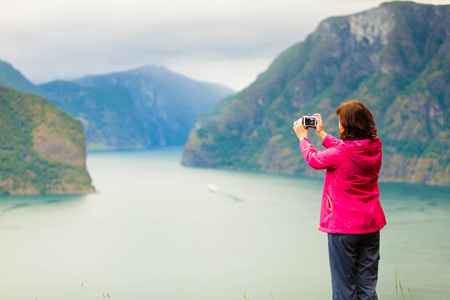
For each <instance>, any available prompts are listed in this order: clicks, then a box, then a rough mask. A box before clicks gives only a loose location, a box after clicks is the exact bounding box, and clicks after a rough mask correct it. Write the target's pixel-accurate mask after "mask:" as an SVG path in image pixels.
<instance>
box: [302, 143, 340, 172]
mask: <svg viewBox="0 0 450 300" xmlns="http://www.w3.org/2000/svg"><path fill="white" fill-rule="evenodd" d="M327 137H328V136H327ZM324 141H325V140H324ZM300 150H302V154H303V157H304V158H305V160H306V163H307V164H308V165H309V166H310V167H311V168H313V169H316V170H323V169H334V168H336V167H337V166H339V164H340V163H341V160H342V153H341V150H340V149H339V147H330V148H328V149H326V150H322V151H317V150H316V148H314V146H313V145H312V144H311V142H310V141H309V140H308V139H307V138H304V139H303V140H302V141H301V142H300Z"/></svg>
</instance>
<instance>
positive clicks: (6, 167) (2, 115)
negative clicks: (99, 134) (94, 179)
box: [0, 86, 95, 195]
mask: <svg viewBox="0 0 450 300" xmlns="http://www.w3.org/2000/svg"><path fill="white" fill-rule="evenodd" d="M85 158H86V150H85V144H84V134H83V128H82V125H81V123H80V122H79V121H77V120H75V119H74V118H72V117H71V116H69V115H68V114H67V113H65V112H63V111H62V110H61V109H59V108H57V107H56V106H54V105H53V104H51V103H50V102H48V101H47V100H45V99H43V98H40V97H38V96H35V95H31V94H22V93H19V92H17V91H15V90H12V89H9V88H6V87H4V86H0V161H1V163H0V176H1V177H0V194H1V195H8V194H10V195H16V194H41V193H49V194H55V193H56V194H58V193H64V194H74V193H91V192H95V189H94V187H93V186H92V183H91V178H90V177H89V174H88V172H87V170H86V165H85Z"/></svg>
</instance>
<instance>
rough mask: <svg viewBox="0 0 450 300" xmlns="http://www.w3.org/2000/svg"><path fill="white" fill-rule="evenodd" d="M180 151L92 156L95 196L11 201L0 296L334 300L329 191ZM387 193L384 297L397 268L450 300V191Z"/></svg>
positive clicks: (2, 220)
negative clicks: (325, 223)
mask: <svg viewBox="0 0 450 300" xmlns="http://www.w3.org/2000/svg"><path fill="white" fill-rule="evenodd" d="M181 151H182V150H181V149H164V150H152V151H137V152H109V153H108V152H98V153H90V154H89V155H88V160H87V164H88V169H89V172H90V174H91V176H92V178H93V181H94V185H95V187H96V188H97V190H98V191H99V193H98V194H92V195H86V196H20V197H2V198H0V253H1V255H0V267H1V268H0V296H1V297H2V299H4V300H15V299H21V300H22V299H35V298H36V297H37V299H46V300H56V299H58V300H61V299H103V298H102V293H105V295H107V293H110V296H111V299H162V300H164V299H177V300H180V299H187V300H189V299H196V300H197V299H218V300H222V299H223V300H231V299H243V295H244V293H246V294H247V297H248V298H250V299H252V300H253V299H271V296H270V294H269V293H270V292H271V293H272V294H273V296H274V298H275V299H285V300H286V299H331V286H330V273H329V267H328V252H327V241H326V234H324V233H320V232H319V234H318V236H316V227H317V225H318V216H319V206H320V203H319V201H320V200H319V199H320V195H321V190H322V184H323V182H322V180H320V179H309V178H298V177H288V176H278V175H267V174H254V173H245V172H232V171H223V170H209V169H194V168H186V167H182V166H180V164H179V161H180V158H181ZM209 184H215V185H217V186H218V188H219V191H218V192H217V193H211V192H209V191H208V189H207V186H208V185H209ZM381 192H382V205H383V208H384V210H385V213H386V216H387V220H388V225H387V226H386V227H385V228H384V229H383V230H382V232H381V261H380V274H379V277H380V279H379V284H378V294H379V298H380V299H396V296H395V282H394V279H395V278H394V275H395V266H396V263H397V262H398V265H399V267H398V277H399V280H400V281H401V283H402V286H403V289H404V290H405V292H406V290H407V286H409V287H410V288H411V292H412V295H413V297H414V299H416V300H419V299H426V300H430V299H447V298H448V297H449V295H450V193H449V192H450V189H449V188H436V187H426V186H412V185H398V184H397V185H395V184H383V185H381ZM81 283H83V286H84V287H83V288H82V287H81ZM399 291H400V290H399ZM406 293H407V292H406ZM107 299H108V298H107ZM400 299H401V296H400ZM405 299H409V296H406V297H405Z"/></svg>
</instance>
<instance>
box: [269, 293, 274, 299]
mask: <svg viewBox="0 0 450 300" xmlns="http://www.w3.org/2000/svg"><path fill="white" fill-rule="evenodd" d="M269 293H270V297H272V300H275V299H273V295H272V292H269Z"/></svg>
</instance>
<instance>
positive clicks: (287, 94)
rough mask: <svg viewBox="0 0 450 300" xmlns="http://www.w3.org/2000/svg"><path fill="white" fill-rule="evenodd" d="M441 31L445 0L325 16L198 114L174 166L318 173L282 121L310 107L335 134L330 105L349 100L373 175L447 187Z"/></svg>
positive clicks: (445, 45)
mask: <svg viewBox="0 0 450 300" xmlns="http://www.w3.org/2000/svg"><path fill="white" fill-rule="evenodd" d="M449 36H450V6H449V5H441V6H434V5H422V4H416V3H413V2H391V3H385V4H382V5H380V6H379V7H377V8H374V9H371V10H368V11H365V12H362V13H359V14H355V15H351V16H344V17H333V18H329V19H326V20H324V21H323V22H321V23H320V25H319V26H318V28H317V30H316V31H315V32H313V33H312V34H311V35H309V36H308V37H307V39H306V40H305V41H303V42H300V43H298V44H296V45H294V46H292V47H291V48H289V49H287V50H286V51H284V52H283V53H281V54H280V55H279V56H278V57H277V58H276V59H275V60H274V62H273V63H272V64H271V66H270V67H269V68H268V70H267V71H265V72H264V73H262V74H261V75H260V76H259V77H258V78H257V80H256V81H255V82H254V83H253V84H251V85H250V86H249V87H248V88H246V89H244V90H243V91H241V92H239V93H237V94H236V95H234V96H232V97H228V98H226V99H224V100H222V102H221V103H220V104H219V105H218V106H217V107H216V108H214V109H213V110H212V111H210V112H208V113H207V114H205V115H203V116H201V117H200V118H199V119H198V124H197V130H196V132H195V133H194V134H193V135H192V136H191V138H190V139H189V141H188V143H187V144H186V146H185V151H184V155H183V161H182V163H183V164H184V165H187V166H200V167H215V168H216V167H217V168H232V169H244V170H257V171H264V172H280V173H287V174H306V175H310V176H318V174H319V173H320V172H316V171H313V170H311V169H310V168H308V167H307V165H306V163H305V161H304V159H303V157H302V155H301V153H300V151H299V150H298V140H297V138H296V136H295V134H294V133H293V131H292V122H293V121H294V120H296V119H298V118H299V117H300V116H302V115H306V114H308V115H309V114H313V113H315V112H319V113H321V114H322V116H323V119H324V124H325V130H326V131H327V132H329V133H332V134H334V135H338V130H337V116H336V115H335V111H336V108H337V107H338V106H339V105H340V103H342V102H343V101H345V100H348V99H359V100H361V101H363V102H365V103H366V104H367V105H368V106H369V108H370V109H371V110H372V111H373V113H374V116H375V119H376V121H377V126H378V128H379V130H378V133H379V137H380V138H381V139H382V140H383V145H384V152H383V155H384V156H383V158H384V160H383V167H382V170H381V174H380V176H381V178H380V179H381V180H382V181H394V182H411V183H425V184H435V185H450V166H449V148H450V139H449V137H450V126H449V120H448V116H449V115H450V114H449V112H450V111H449V107H450V37H449ZM312 140H314V141H315V145H316V146H317V147H318V148H320V147H321V146H320V144H319V143H318V138H316V139H315V138H314V137H312ZM322 175H323V173H322ZM322 175H320V176H322Z"/></svg>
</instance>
